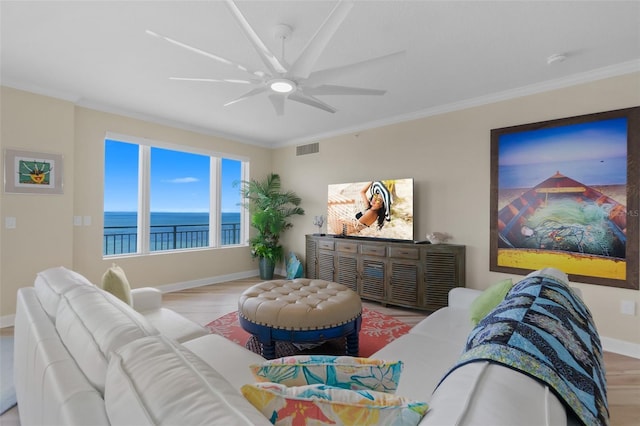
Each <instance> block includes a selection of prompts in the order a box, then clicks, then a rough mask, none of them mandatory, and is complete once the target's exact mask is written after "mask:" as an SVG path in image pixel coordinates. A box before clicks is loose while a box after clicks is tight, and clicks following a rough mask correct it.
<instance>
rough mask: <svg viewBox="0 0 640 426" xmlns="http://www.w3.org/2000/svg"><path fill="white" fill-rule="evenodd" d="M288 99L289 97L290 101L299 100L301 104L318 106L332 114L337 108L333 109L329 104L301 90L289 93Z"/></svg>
mask: <svg viewBox="0 0 640 426" xmlns="http://www.w3.org/2000/svg"><path fill="white" fill-rule="evenodd" d="M288 99H291V100H292V101H296V102H300V103H301V104H305V105H310V106H312V107H315V108H320V109H322V110H324V111H327V112H330V113H332V114H333V113H334V112H336V111H337V109H335V108H334V107H332V106H331V105H329V104H326V103H324V102H322V101H321V100H320V99H317V98H314V97H313V96H310V95H305V94H304V93H302V92H301V91H297V92H293V93H292V94H290V95H289V98H288Z"/></svg>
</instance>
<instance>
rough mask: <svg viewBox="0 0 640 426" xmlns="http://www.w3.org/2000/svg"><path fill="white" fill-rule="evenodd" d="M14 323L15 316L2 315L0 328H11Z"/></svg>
mask: <svg viewBox="0 0 640 426" xmlns="http://www.w3.org/2000/svg"><path fill="white" fill-rule="evenodd" d="M15 323H16V316H15V315H4V316H1V317H0V328H5V327H13V325H14V324H15Z"/></svg>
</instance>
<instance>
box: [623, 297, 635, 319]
mask: <svg viewBox="0 0 640 426" xmlns="http://www.w3.org/2000/svg"><path fill="white" fill-rule="evenodd" d="M620 313H622V314H624V315H634V316H635V314H636V302H634V301H633V300H622V301H620Z"/></svg>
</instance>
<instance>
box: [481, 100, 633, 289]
mask: <svg viewBox="0 0 640 426" xmlns="http://www.w3.org/2000/svg"><path fill="white" fill-rule="evenodd" d="M639 168H640V107H633V108H626V109H620V110H615V111H607V112H600V113H594V114H588V115H582V116H577V117H569V118H562V119H557V120H551V121H545V122H539V123H531V124H523V125H518V126H513V127H506V128H501V129H493V130H491V194H490V202H491V212H490V213H491V214H490V216H491V224H490V270H491V271H496V272H508V273H515V274H523V275H524V274H527V273H529V272H531V271H534V270H537V269H541V268H545V267H555V268H558V269H560V270H562V271H564V272H566V273H567V274H569V279H570V280H571V281H576V282H582V283H589V284H598V285H605V286H611V287H621V288H629V289H636V290H637V289H638V288H639V282H638V281H639V271H638V264H639V262H640V251H639V236H638V234H639V228H640V195H639V194H640V173H639V172H638V169H639Z"/></svg>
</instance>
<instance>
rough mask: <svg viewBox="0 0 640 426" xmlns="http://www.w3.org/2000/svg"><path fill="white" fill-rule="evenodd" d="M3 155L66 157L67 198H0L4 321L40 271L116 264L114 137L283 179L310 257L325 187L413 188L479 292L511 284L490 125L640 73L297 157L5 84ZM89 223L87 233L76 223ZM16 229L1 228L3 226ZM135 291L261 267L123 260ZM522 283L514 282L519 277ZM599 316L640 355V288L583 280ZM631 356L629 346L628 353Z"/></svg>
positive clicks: (621, 89)
mask: <svg viewBox="0 0 640 426" xmlns="http://www.w3.org/2000/svg"><path fill="white" fill-rule="evenodd" d="M0 100H1V107H2V109H1V111H0V113H1V116H0V119H1V121H0V122H1V124H2V126H1V129H2V130H1V140H0V142H1V143H2V148H5V147H16V148H21V149H32V150H39V151H46V152H54V153H63V154H64V156H65V176H64V178H65V193H64V195H62V196H31V195H29V196H25V195H10V194H4V193H3V194H2V200H1V204H0V209H1V217H2V223H1V224H0V225H2V226H0V238H1V240H2V241H1V246H0V269H1V272H0V289H1V290H0V291H1V292H0V296H1V298H2V301H1V305H0V309H1V311H0V317H6V316H10V315H12V314H13V313H14V312H15V293H16V290H17V289H18V288H19V287H20V286H26V285H31V284H32V283H33V278H34V276H35V273H36V272H37V271H40V270H42V269H45V268H47V267H50V266H55V265H65V266H68V267H72V268H74V269H76V270H78V271H79V272H81V273H82V274H84V275H86V276H87V277H88V278H90V279H91V280H94V281H96V280H99V279H100V276H101V274H102V272H103V271H104V270H105V269H106V267H107V266H108V265H109V264H110V261H108V260H103V259H102V256H101V251H100V250H101V249H100V241H101V240H102V187H103V185H102V174H103V168H102V164H103V140H104V137H105V134H106V132H107V131H109V132H114V133H120V134H127V135H131V136H135V137H139V138H149V139H155V140H160V141H165V142H172V143H182V144H187V145H190V146H195V147H205V148H208V149H211V150H212V151H218V152H224V153H228V154H235V155H242V156H246V157H248V158H250V160H251V173H252V176H263V175H265V174H266V173H268V172H269V171H274V172H276V173H279V174H280V175H281V177H282V182H283V187H284V188H285V189H291V190H293V191H295V192H297V193H298V194H299V195H300V196H301V197H302V199H303V208H304V209H305V210H306V212H307V214H306V216H303V217H299V218H295V219H294V223H295V226H294V228H293V229H291V230H289V231H287V233H286V234H285V236H284V238H283V242H284V243H285V244H286V246H287V247H286V249H287V250H288V249H292V250H294V251H295V252H297V253H298V254H300V255H302V256H303V255H304V237H303V236H304V234H307V233H312V232H315V231H316V228H315V227H314V226H313V220H312V218H313V216H314V215H319V214H325V212H326V197H327V184H329V183H338V182H344V181H356V180H365V179H369V178H380V179H382V178H402V177H412V178H414V180H415V235H416V238H423V237H424V235H425V234H426V233H427V232H431V231H446V232H449V233H451V234H452V235H453V236H454V240H453V242H455V243H459V244H465V245H466V246H467V285H468V286H469V287H473V288H479V289H483V288H486V287H487V286H488V285H489V284H490V283H492V282H494V281H496V280H498V279H500V278H502V277H505V276H509V275H507V274H500V273H494V272H490V271H489V266H488V265H489V184H490V178H489V169H490V164H489V148H490V141H489V134H490V133H489V132H490V130H491V129H492V128H499V127H505V126H510V125H516V124H523V123H530V122H536V121H543V120H549V119H554V118H561V117H568V116H573V115H580V114H587V113H592V112H598V111H607V110H612V109H618V108H625V107H630V106H638V105H640V73H635V74H630V75H626V76H621V77H616V78H610V79H605V80H601V81H597V82H593V83H588V84H583V85H577V86H573V87H570V88H565V89H560V90H555V91H550V92H546V93H542V94H537V95H530V96H525V97H522V98H518V99H512V100H508V101H502V102H497V103H494V104H490V105H484V106H479V107H475V108H469V109H466V110H462V111H457V112H451V113H446V114H441V115H437V116H433V117H428V118H424V119H418V120H413V121H409V122H405V123H400V124H396V125H390V126H385V127H382V128H377V129H370V130H365V131H361V132H359V133H357V134H349V135H344V136H337V137H332V138H327V139H324V140H320V141H318V142H320V152H319V153H317V154H310V155H306V156H300V157H296V156H295V147H293V146H290V147H285V148H281V149H277V150H273V151H271V150H265V149H262V148H258V147H255V146H250V145H245V144H241V143H236V142H232V141H228V140H224V139H220V138H215V137H211V136H203V135H199V134H196V133H192V132H188V131H184V130H178V129H175V128H171V127H165V126H161V125H157V124H150V123H146V122H143V121H140V120H134V119H129V118H124V117H121V116H117V115H112V114H107V113H102V112H97V111H93V110H89V109H86V108H80V107H75V106H74V105H73V104H72V103H70V102H65V101H60V100H55V99H51V98H48V97H44V96H38V95H33V94H29V93H26V92H22V91H17V90H13V89H8V88H4V87H3V88H2V92H1V99H0ZM74 215H77V216H91V218H92V224H91V225H90V226H81V227H74V226H72V218H73V216H74ZM7 216H14V217H17V224H18V226H17V228H16V229H14V230H7V229H4V218H5V217H7ZM118 263H119V264H121V265H122V266H123V267H124V268H125V269H126V270H127V274H128V276H129V278H130V280H131V281H132V284H133V285H134V287H139V286H143V285H155V286H162V285H171V284H175V283H185V282H195V281H199V280H206V279H210V278H212V277H219V276H233V274H238V273H244V272H247V271H250V270H255V269H256V265H255V262H252V261H251V259H250V256H249V250H248V249H246V248H236V249H209V250H202V251H196V252H189V253H182V254H172V255H162V254H157V255H153V256H145V257H136V256H132V257H128V258H122V259H120V260H118ZM513 277H514V279H518V278H519V277H518V276H513ZM575 285H576V286H578V287H580V288H581V289H582V291H583V293H584V298H585V300H586V302H587V304H588V305H589V307H590V309H591V310H592V312H593V314H594V317H595V319H596V323H597V326H598V329H599V331H600V333H601V335H602V336H603V340H604V341H605V347H606V346H607V345H609V344H616V345H618V347H619V346H620V345H622V347H623V349H624V346H625V344H627V345H630V347H631V351H637V350H638V347H640V346H639V345H640V317H638V316H637V315H636V316H628V315H622V314H620V301H621V300H632V301H635V303H636V307H638V308H640V292H638V291H632V290H624V289H616V288H609V287H602V286H595V285H589V284H580V283H576V284H575ZM627 349H628V347H627Z"/></svg>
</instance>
